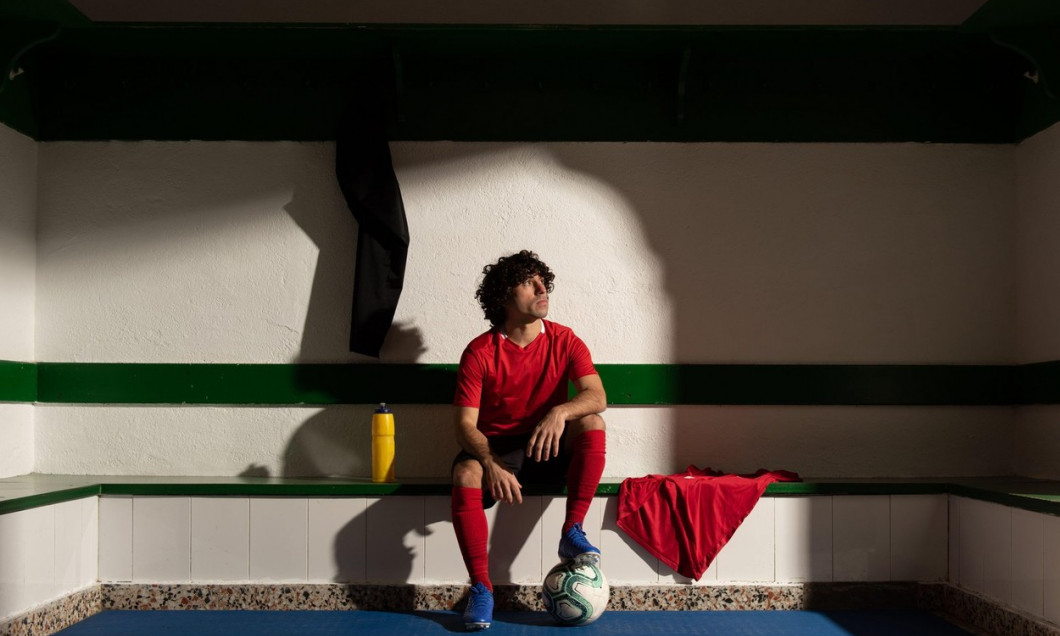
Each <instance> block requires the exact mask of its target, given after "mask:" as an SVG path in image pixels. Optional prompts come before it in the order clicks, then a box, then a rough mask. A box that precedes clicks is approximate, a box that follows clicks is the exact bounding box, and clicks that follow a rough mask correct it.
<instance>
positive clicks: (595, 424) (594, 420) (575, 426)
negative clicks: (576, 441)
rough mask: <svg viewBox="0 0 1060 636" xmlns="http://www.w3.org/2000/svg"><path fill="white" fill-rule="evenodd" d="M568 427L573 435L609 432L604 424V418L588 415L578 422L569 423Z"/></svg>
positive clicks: (577, 420)
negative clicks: (589, 432)
mask: <svg viewBox="0 0 1060 636" xmlns="http://www.w3.org/2000/svg"><path fill="white" fill-rule="evenodd" d="M567 427H568V429H569V430H570V432H571V433H573V434H575V435H579V434H581V433H584V432H586V431H603V430H607V426H606V425H605V424H604V418H602V417H600V416H599V415H596V414H593V415H586V416H585V417H580V418H578V419H576V420H571V421H570V422H568V423H567Z"/></svg>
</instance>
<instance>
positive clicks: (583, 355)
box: [567, 334, 596, 381]
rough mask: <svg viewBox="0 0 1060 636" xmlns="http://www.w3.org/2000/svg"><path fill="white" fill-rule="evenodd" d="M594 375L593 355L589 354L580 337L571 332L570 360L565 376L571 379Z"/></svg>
mask: <svg viewBox="0 0 1060 636" xmlns="http://www.w3.org/2000/svg"><path fill="white" fill-rule="evenodd" d="M587 375H596V367H594V366H593V357H592V356H591V355H590V354H589V347H586V346H585V343H584V342H582V339H581V338H579V337H578V336H575V335H573V334H571V342H570V361H569V362H568V365H567V377H568V378H569V379H570V380H571V381H574V380H577V379H578V378H581V377H584V376H587Z"/></svg>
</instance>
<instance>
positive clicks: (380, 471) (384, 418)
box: [372, 402, 394, 483]
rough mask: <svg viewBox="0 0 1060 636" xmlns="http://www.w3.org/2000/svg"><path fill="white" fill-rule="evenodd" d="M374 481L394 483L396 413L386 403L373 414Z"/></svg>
mask: <svg viewBox="0 0 1060 636" xmlns="http://www.w3.org/2000/svg"><path fill="white" fill-rule="evenodd" d="M372 481H374V482H376V483H379V482H390V481H394V413H393V412H391V410H390V409H388V408H387V407H386V402H383V403H382V404H380V405H379V408H377V409H376V410H375V413H373V414H372Z"/></svg>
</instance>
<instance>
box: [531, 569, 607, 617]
mask: <svg viewBox="0 0 1060 636" xmlns="http://www.w3.org/2000/svg"><path fill="white" fill-rule="evenodd" d="M610 595H611V588H610V587H608V585H607V579H605V578H604V573H603V572H601V571H600V568H599V567H598V566H597V565H596V563H595V562H593V560H591V559H573V560H571V561H565V562H563V563H560V564H559V565H557V566H556V567H554V568H552V569H551V570H549V572H548V574H546V575H545V580H544V582H542V584H541V598H542V600H543V601H544V602H545V609H546V610H548V613H549V614H550V615H551V616H552V618H554V619H556V620H557V621H558V622H560V623H562V624H564V625H588V624H589V623H591V622H593V621H595V620H596V619H598V618H600V615H601V614H603V613H604V610H605V609H607V599H608V598H609V597H610Z"/></svg>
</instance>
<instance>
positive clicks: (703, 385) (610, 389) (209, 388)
mask: <svg viewBox="0 0 1060 636" xmlns="http://www.w3.org/2000/svg"><path fill="white" fill-rule="evenodd" d="M9 364H15V363H9ZM30 366H32V365H30ZM597 368H598V370H599V372H600V376H601V378H602V379H603V381H604V386H605V387H606V388H607V393H608V401H609V403H610V404H612V405H654V404H658V405H670V404H732V405H866V406H868V405H896V406H897V405H983V406H1003V405H1012V404H1015V403H1023V402H1027V403H1055V402H1060V388H1058V387H1060V384H1058V383H1057V382H1055V379H1056V378H1057V377H1058V376H1060V362H1054V363H1044V364H1040V365H1026V366H1024V367H1011V366H1006V365H828V364H817V365H797V364H776V365H771V364H599V365H597ZM2 369H3V367H2V366H0V370H2ZM36 371H37V373H36V378H37V382H38V383H39V385H38V387H37V392H36V399H37V401H39V402H41V403H73V404H110V403H113V404H231V405H252V404H262V405H269V404H292V405H296V404H307V405H328V404H374V403H377V402H389V403H394V404H448V403H449V402H450V400H451V399H452V396H453V391H454V387H455V382H456V365H453V364H133V363H68V362H40V363H37V364H36ZM23 375H25V372H24V371H23ZM27 377H33V376H32V374H29V376H27ZM1014 379H1018V381H1019V382H1021V383H1023V384H1024V385H1025V386H1021V387H1015V386H1014ZM22 395H25V396H28V395H29V393H28V392H26V391H23V393H22Z"/></svg>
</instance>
